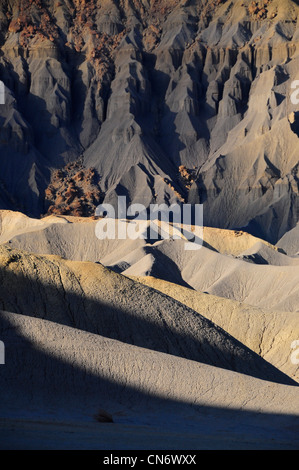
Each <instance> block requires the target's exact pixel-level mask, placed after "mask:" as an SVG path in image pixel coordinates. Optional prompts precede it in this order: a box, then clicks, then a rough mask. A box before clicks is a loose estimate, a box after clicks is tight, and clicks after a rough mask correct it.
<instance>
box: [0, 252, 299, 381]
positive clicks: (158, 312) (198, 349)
mask: <svg viewBox="0 0 299 470" xmlns="http://www.w3.org/2000/svg"><path fill="white" fill-rule="evenodd" d="M14 256H15V257H16V258H14ZM19 256H20V255H19ZM34 259H35V258H34ZM38 260H41V258H40V257H38V258H36V260H35V261H34V262H33V265H32V266H31V267H29V266H27V267H26V269H29V270H30V272H27V271H25V272H23V273H20V272H16V270H11V269H10V267H9V265H8V266H6V267H3V266H2V268H1V269H0V308H2V309H3V310H6V311H11V312H15V313H19V314H23V315H27V316H29V317H37V318H43V319H46V320H50V321H53V322H55V323H60V324H62V325H67V326H72V327H75V328H77V329H81V330H84V331H87V332H90V333H95V334H99V335H101V336H104V337H107V338H111V339H116V340H119V341H121V342H123V343H127V344H131V345H136V346H139V347H142V348H146V349H150V350H155V351H159V352H163V353H167V354H171V355H174V356H177V357H182V358H186V359H189V360H193V361H198V362H202V363H205V364H209V365H213V366H216V367H221V368H224V369H227V370H234V371H237V372H240V373H243V374H245V375H250V376H253V377H256V378H260V379H263V380H270V381H273V382H277V383H282V384H288V385H295V386H298V384H297V382H294V381H293V380H292V379H291V378H290V377H288V376H287V375H286V374H284V373H283V372H281V371H279V370H278V369H277V368H275V367H274V366H273V365H271V364H269V363H268V362H267V361H265V360H264V359H263V358H261V357H260V356H259V355H258V354H256V353H254V352H253V351H251V350H250V349H249V348H247V347H246V346H244V345H243V344H242V343H240V342H239V341H237V340H236V339H235V338H233V337H232V336H230V335H229V334H228V333H227V332H225V331H224V330H222V329H221V328H220V327H218V326H216V325H215V324H213V323H212V322H211V321H210V320H207V319H206V318H204V317H203V316H201V315H200V314H198V313H197V312H195V311H193V310H192V309H191V308H188V307H186V306H185V305H184V304H181V303H180V302H178V301H174V300H173V299H171V298H169V297H168V296H167V295H166V294H162V293H160V292H158V291H156V290H155V289H152V288H150V287H148V286H144V285H142V284H136V283H135V282H134V281H132V280H130V279H128V278H124V276H121V275H118V274H116V273H112V272H111V271H110V270H108V269H107V268H103V267H102V266H95V265H94V264H93V263H85V267H89V268H90V269H95V268H96V269H99V270H101V275H102V276H103V274H104V277H102V278H97V279H95V278H94V276H93V275H92V273H91V274H90V273H87V276H88V277H87V279H88V284H89V283H92V296H91V295H90V294H89V293H88V292H85V291H84V289H86V280H85V287H84V286H83V287H82V285H81V284H82V283H81V284H80V282H79V280H78V279H77V278H76V275H75V273H74V272H73V271H71V269H69V268H68V270H66V266H69V265H70V263H67V262H66V263H64V264H63V260H59V263H60V264H59V263H58V264H55V263H56V262H57V260H55V259H54V260H53V258H52V259H51V262H50V264H47V270H48V271H47V272H48V277H49V279H50V278H51V277H53V279H54V278H55V277H56V279H57V278H58V281H57V285H56V284H52V285H51V284H50V282H49V281H48V282H45V280H42V279H41V277H35V278H34V275H33V273H35V276H36V273H37V274H38V273H39V270H38V269H39V268H38V266H37V263H38ZM10 262H11V263H16V264H17V265H20V264H21V261H20V259H19V258H18V255H15V254H13V255H12V257H11V258H10ZM77 264H78V263H74V264H72V263H71V266H76V265H77ZM79 265H80V266H81V265H82V264H81V263H79ZM62 267H63V269H64V270H65V272H64V273H63V274H62V272H61V269H62ZM51 270H52V272H51ZM31 271H32V272H31ZM96 272H97V271H96ZM62 275H63V276H64V282H66V280H67V281H68V282H70V281H71V282H72V284H71V288H69V287H68V286H66V285H64V283H63V280H62ZM105 277H106V278H108V277H109V280H108V283H106V284H104V283H103V280H104V279H105ZM101 284H103V285H101Z"/></svg>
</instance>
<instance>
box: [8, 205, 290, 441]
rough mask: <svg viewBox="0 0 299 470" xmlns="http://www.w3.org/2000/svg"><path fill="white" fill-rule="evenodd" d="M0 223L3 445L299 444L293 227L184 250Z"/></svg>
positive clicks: (84, 226)
mask: <svg viewBox="0 0 299 470" xmlns="http://www.w3.org/2000/svg"><path fill="white" fill-rule="evenodd" d="M0 214H1V218H0V220H1V232H0V243H1V245H0V266H1V271H0V309H1V311H0V338H1V340H2V341H3V342H4V344H5V356H6V361H5V365H2V366H1V378H0V380H1V402H0V412H1V429H2V431H1V447H2V448H10V449H13V448H14V449H15V448H24V449H36V448H44V449H55V448H68V449H81V448H82V449H132V448H134V449H298V448H299V439H298V430H299V412H298V410H299V387H298V383H299V367H298V364H297V362H298V361H292V360H291V355H292V353H294V352H296V351H294V350H292V346H291V345H292V343H293V342H294V341H296V340H298V339H299V322H298V314H299V287H298V286H299V283H298V280H299V279H298V274H299V270H298V264H299V257H298V256H296V254H291V255H289V254H288V253H287V252H288V247H290V250H291V252H292V250H294V246H295V244H296V243H297V247H298V237H297V242H296V241H295V239H296V231H294V230H293V231H291V232H289V233H288V234H287V235H286V236H284V239H283V240H281V241H280V242H279V243H278V245H283V246H284V248H283V249H282V248H279V247H278V246H274V245H270V244H269V243H268V242H264V241H263V240H259V239H257V238H255V237H253V236H252V235H248V234H247V233H245V232H236V231H229V230H223V229H221V230H220V229H214V228H204V240H205V241H204V246H203V247H202V248H201V249H200V250H197V251H193V252H187V251H185V250H184V240H183V239H182V240H179V239H175V240H174V239H169V240H158V241H153V240H149V239H138V240H135V241H134V240H99V239H98V238H97V237H96V234H95V233H96V224H97V221H96V220H93V219H92V218H76V217H67V216H66V217H64V216H53V215H51V216H48V217H45V218H43V219H31V218H29V217H27V216H25V215H23V214H21V213H17V212H12V211H1V213H0ZM292 253H293V252H292ZM293 356H294V354H293ZM295 359H297V356H296V354H295ZM99 416H101V417H102V418H99ZM103 416H104V418H103ZM107 416H108V418H107ZM105 417H106V418H105ZM105 419H106V420H107V419H108V421H111V420H112V421H113V423H111V422H108V423H104V422H101V421H102V420H104V421H105Z"/></svg>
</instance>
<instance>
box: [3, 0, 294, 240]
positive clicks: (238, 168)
mask: <svg viewBox="0 0 299 470" xmlns="http://www.w3.org/2000/svg"><path fill="white" fill-rule="evenodd" d="M298 13H299V5H298V2H297V1H295V0H259V1H252V0H233V1H232V0H159V1H158V0H120V1H118V0H117V1H116V0H89V1H81V0H59V1H58V0H2V1H1V4H0V48H1V54H0V80H2V82H3V83H4V85H5V98H6V100H5V101H6V104H5V105H1V106H0V124H1V125H0V136H1V138H0V151H1V160H0V187H1V195H0V202H1V207H2V208H3V209H13V210H20V211H22V212H24V213H26V214H27V215H31V216H34V217H39V216H40V215H41V214H43V215H44V214H47V213H50V214H52V213H54V214H65V215H76V216H80V215H81V216H82V215H85V216H89V215H91V214H92V211H93V209H94V208H95V207H96V206H97V204H98V203H99V202H101V201H102V200H103V199H105V202H110V203H112V204H115V202H116V198H117V196H118V195H126V196H127V198H128V203H129V204H130V203H133V202H137V203H142V204H144V205H145V206H148V205H149V204H150V203H161V202H166V203H172V202H190V203H196V202H198V201H200V202H201V203H203V204H204V214H205V225H207V226H213V227H216V228H225V229H244V230H245V231H249V232H250V233H252V234H254V235H256V236H258V237H261V238H263V239H265V240H268V241H269V242H271V243H272V244H276V243H277V241H278V240H280V239H281V238H282V236H283V235H284V234H285V233H286V232H288V231H289V230H291V229H292V228H294V227H295V225H296V223H297V221H298V150H299V147H298V145H299V144H298V142H299V141H298V132H299V131H298V129H299V127H298V126H299V124H298V104H296V102H297V101H298V92H297V91H296V83H295V89H294V88H292V85H293V83H294V82H295V81H296V80H298V78H299V77H298V69H299V56H298V38H299V29H298V22H297V19H298ZM293 93H295V104H294V103H293V101H292V99H291V96H292V94H293Z"/></svg>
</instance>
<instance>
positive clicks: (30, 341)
mask: <svg viewBox="0 0 299 470" xmlns="http://www.w3.org/2000/svg"><path fill="white" fill-rule="evenodd" d="M9 315H12V316H13V315H14V314H8V316H9ZM0 331H1V336H2V337H3V339H4V340H5V343H6V345H7V350H6V353H7V354H6V357H7V361H6V365H5V366H3V367H4V368H3V369H1V375H0V384H1V387H0V390H1V392H0V397H1V400H0V412H1V413H2V415H3V414H4V416H6V417H7V415H9V414H10V409H11V408H13V412H14V413H16V412H17V413H19V414H18V417H19V419H21V420H24V419H25V420H26V419H27V420H28V419H30V412H32V411H33V415H34V412H35V413H37V415H38V416H39V420H38V422H43V421H44V422H47V421H48V422H50V423H51V422H52V423H55V422H58V423H59V422H63V421H65V420H66V419H68V418H69V417H70V416H71V420H72V422H73V423H74V422H76V419H78V416H80V415H81V419H82V414H83V416H84V418H85V420H86V419H87V420H90V421H91V420H92V419H93V416H92V413H93V412H96V411H97V410H98V408H99V407H101V408H102V407H103V406H109V407H110V409H111V408H113V410H117V409H119V407H120V406H121V407H122V408H125V409H126V412H127V413H128V414H129V415H130V413H134V412H136V411H137V413H145V410H150V411H153V412H157V411H158V412H159V411H160V412H161V410H163V412H165V414H166V416H167V413H170V414H171V415H172V416H173V415H176V416H177V417H178V416H179V419H180V418H181V416H182V414H184V413H187V414H188V415H190V412H191V413H192V416H193V417H194V416H197V417H198V418H199V420H200V421H199V422H198V424H199V430H200V431H201V432H203V431H202V429H203V428H204V427H205V426H206V429H207V432H208V433H209V432H211V429H212V430H213V432H214V433H215V430H216V429H215V427H216V426H217V424H218V425H219V421H217V420H219V419H220V420H222V426H223V427H226V426H228V428H230V430H231V427H232V423H234V426H235V427H236V428H238V429H240V426H241V428H242V429H243V433H244V429H246V428H247V431H248V432H249V434H251V438H252V436H253V434H254V433H255V432H256V430H257V429H258V426H260V427H261V428H263V430H264V431H265V429H266V432H267V433H269V436H270V437H271V439H272V440H275V438H277V437H278V436H277V433H279V434H280V436H279V438H280V439H281V438H282V437H283V438H284V439H286V440H287V439H288V438H289V441H288V445H290V446H292V445H294V446H296V442H295V441H294V436H295V433H296V429H297V428H298V425H299V417H298V415H287V414H283V413H271V412H264V413H262V412H260V411H259V412H257V411H254V410H244V409H238V408H233V407H227V408H226V407H225V406H217V405H213V406H212V405H211V406H209V405H206V404H202V403H199V404H198V403H192V402H187V401H186V400H180V399H174V398H165V397H163V396H159V394H158V393H156V392H154V393H152V392H151V393H149V392H146V391H145V390H142V387H140V388H138V387H137V386H134V385H132V384H130V382H129V381H126V382H125V383H122V382H121V380H119V381H116V380H112V379H109V378H107V377H104V376H103V375H102V374H101V364H97V370H94V372H92V371H91V370H87V369H85V368H84V367H82V366H80V365H79V363H78V362H77V363H76V361H74V359H73V358H70V361H69V362H67V361H65V360H64V359H62V358H61V357H55V356H54V355H51V354H49V353H47V352H46V351H44V350H43V345H40V344H39V345H38V344H37V343H36V342H35V338H34V333H33V334H32V336H30V338H29V337H28V336H24V335H23V334H22V331H21V330H20V328H19V326H16V324H15V323H14V321H12V322H11V321H10V320H9V319H8V317H7V314H5V315H3V314H2V313H0ZM62 336H63V335H62ZM57 339H58V340H59V339H61V338H59V335H58V338H57ZM61 347H62V348H63V346H61ZM83 353H85V354H86V351H83ZM95 363H96V358H95V357H93V364H95ZM125 369H126V368H124V370H125ZM25 384H27V387H26V386H25ZM200 399H201V397H199V400H200ZM78 408H80V409H78ZM7 410H8V411H7ZM49 413H50V415H49ZM51 413H52V415H51ZM12 414H13V413H12ZM26 414H27V415H26ZM28 416H29V418H28ZM49 416H50V418H49ZM66 416H67V417H66ZM31 419H32V418H31ZM143 419H145V421H146V419H147V418H143V417H142V416H141V417H140V424H142V420H143ZM166 419H167V418H166ZM74 420H75V421H74ZM126 420H127V421H128V422H130V417H128V418H125V419H121V420H119V419H118V418H117V417H116V416H115V422H116V423H117V422H122V423H124V422H125V421H126ZM223 422H224V423H226V424H223ZM148 424H149V423H147V425H148ZM149 425H150V426H153V427H155V426H156V423H155V417H154V414H153V421H151V422H150V424H149ZM33 427H34V426H33ZM186 429H188V428H187V426H186V427H185V429H183V430H181V433H182V434H184V432H187V431H186ZM252 429H254V430H255V431H254V432H253V431H252ZM92 432H94V433H95V434H97V431H94V430H93V431H92ZM192 432H193V433H194V432H196V428H194V427H193V428H192ZM60 434H61V437H62V438H63V437H64V436H63V430H61V431H60V432H59V428H58V429H57V444H56V445H57V446H59V443H58V442H59V440H60ZM220 435H221V431H220ZM273 436H275V438H274V437H273ZM22 438H23V436H22ZM105 438H106V437H105V432H103V429H100V430H99V431H98V443H99V446H101V448H102V447H103V446H105V442H106V441H105ZM247 438H248V437H247ZM245 441H246V439H245ZM25 442H26V440H25ZM20 443H21V442H20V438H19V437H16V438H15V439H14V438H13V437H11V434H10V435H9V436H8V437H6V435H5V430H4V431H0V448H1V449H10V448H17V447H18V446H19V445H20ZM47 444H48V443H44V442H43V446H46V447H47ZM77 444H78V446H79V447H80V446H81V445H83V447H84V443H83V444H82V443H79V442H78V443H77ZM226 444H227V443H226ZM50 445H51V444H50ZM271 445H273V442H272V443H271ZM120 446H121V443H120ZM149 446H150V444H149ZM198 446H199V448H200V442H199V443H198ZM265 446H266V447H267V444H265ZM104 448H105V447H104ZM107 448H108V447H107Z"/></svg>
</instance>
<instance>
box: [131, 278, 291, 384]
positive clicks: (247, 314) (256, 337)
mask: <svg viewBox="0 0 299 470" xmlns="http://www.w3.org/2000/svg"><path fill="white" fill-rule="evenodd" d="M133 279H134V280H137V281H138V282H141V283H142V284H146V285H148V286H150V287H153V288H154V289H157V290H158V291H160V292H163V293H164V294H166V295H168V296H170V297H173V298H174V299H176V300H178V301H179V302H181V303H183V304H184V305H186V306H188V307H190V308H192V309H193V310H195V311H196V312H198V313H200V314H201V315H203V316H204V317H206V318H208V319H209V320H211V321H212V322H213V323H215V324H216V325H219V326H220V327H221V328H222V329H224V330H225V331H227V332H228V333H229V334H231V335H232V336H233V337H234V338H236V339H237V340H238V341H240V342H241V343H243V344H245V345H246V346H247V347H249V348H250V349H252V350H253V351H255V352H256V353H257V354H259V355H260V356H261V357H263V358H264V359H266V360H267V361H268V362H270V363H271V364H273V365H274V366H275V367H277V368H278V369H280V370H282V371H283V372H285V373H286V374H288V375H289V376H291V377H292V378H294V380H296V381H298V382H299V368H298V365H296V364H293V363H292V362H291V360H290V356H291V353H292V349H291V344H292V342H293V341H294V338H299V323H298V312H275V311H273V310H267V309H262V308H257V307H252V306H249V305H246V304H244V303H241V302H236V301H233V300H229V299H223V298H220V297H216V296H214V295H210V294H203V293H201V292H197V291H195V290H192V289H188V288H186V287H184V286H179V285H177V284H173V283H170V282H167V281H163V280H161V279H156V278H153V277H151V276H147V277H135V278H134V277H133Z"/></svg>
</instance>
